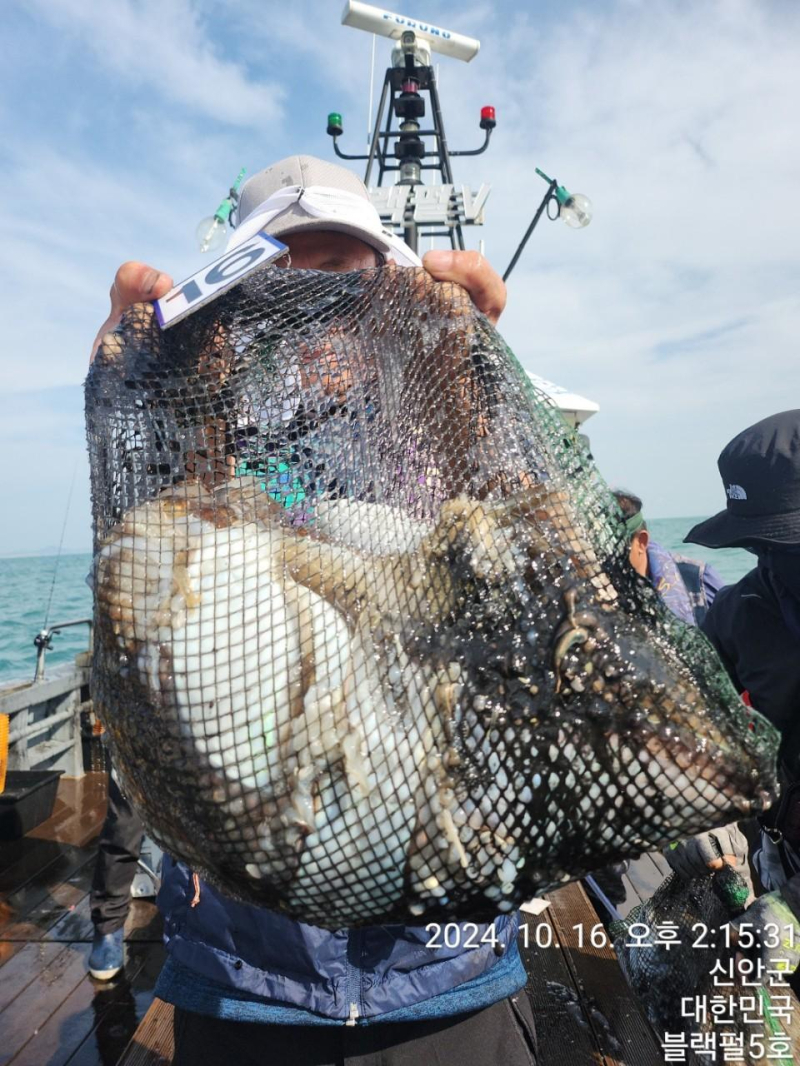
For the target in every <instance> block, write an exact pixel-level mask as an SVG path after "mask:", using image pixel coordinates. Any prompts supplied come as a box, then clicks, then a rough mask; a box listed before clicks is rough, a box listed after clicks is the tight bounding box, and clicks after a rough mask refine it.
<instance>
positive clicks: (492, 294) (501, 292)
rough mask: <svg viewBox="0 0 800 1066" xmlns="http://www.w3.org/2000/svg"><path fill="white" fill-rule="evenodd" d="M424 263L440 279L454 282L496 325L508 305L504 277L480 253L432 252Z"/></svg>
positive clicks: (435, 277) (436, 278)
mask: <svg viewBox="0 0 800 1066" xmlns="http://www.w3.org/2000/svg"><path fill="white" fill-rule="evenodd" d="M422 265H423V266H424V267H425V269H426V270H427V271H428V273H429V274H430V275H431V277H432V278H434V279H435V280H436V281H454V282H455V283H456V284H457V285H460V286H461V287H462V288H463V289H466V290H467V292H468V293H469V295H470V298H471V300H472V302H473V303H474V304H475V306H476V307H477V308H478V310H479V311H483V313H484V314H485V315H486V317H487V318H488V319H489V321H490V322H491V323H492V324H493V325H497V320H498V319H499V318H500V315H501V314H502V313H503V308H504V307H505V306H506V286H505V282H504V281H503V279H502V278H501V277H500V275H499V274H498V273H497V271H496V270H495V269H494V267H493V266H491V265H490V264H489V263H488V262H487V261H486V259H484V257H483V256H482V255H481V254H480V252H450V251H443V252H428V253H427V254H426V255H424V256H423V258H422Z"/></svg>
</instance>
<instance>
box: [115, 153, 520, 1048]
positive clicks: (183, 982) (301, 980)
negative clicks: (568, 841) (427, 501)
mask: <svg viewBox="0 0 800 1066" xmlns="http://www.w3.org/2000/svg"><path fill="white" fill-rule="evenodd" d="M239 219H240V222H239V226H238V227H237V231H236V233H235V235H234V238H233V241H232V244H235V242H236V241H241V240H242V239H246V237H247V236H248V235H250V234H251V233H256V232H258V231H259V230H264V229H265V230H266V231H267V232H268V233H270V234H271V235H273V236H275V237H278V238H279V239H280V240H281V241H283V242H284V243H286V244H287V245H288V246H289V250H290V256H291V266H292V268H294V269H298V270H306V269H308V270H321V271H336V272H347V271H357V270H370V269H372V268H374V267H377V266H385V267H386V268H388V269H393V268H408V267H418V266H420V265H421V264H420V261H419V260H418V259H417V257H416V256H415V254H414V253H413V252H412V251H411V249H409V248H408V247H407V246H406V245H405V244H404V243H403V242H402V241H400V240H399V239H398V238H396V237H394V236H392V235H391V234H388V233H386V232H385V231H384V230H383V228H382V226H381V223H380V220H379V218H378V215H377V212H376V211H375V210H374V208H373V207H372V206H371V204H370V203H369V200H368V197H367V194H366V190H365V189H364V186H363V184H362V183H361V182H360V181H359V180H358V179H357V178H356V177H355V176H354V175H352V174H351V173H350V172H348V171H346V170H344V169H343V168H341V167H338V166H335V165H333V164H330V163H326V162H322V161H320V160H316V159H312V158H310V157H304V156H295V157H291V158H289V159H287V160H284V161H282V162H281V163H277V164H275V165H274V166H272V167H270V168H268V169H267V170H265V171H263V172H262V173H260V174H257V175H255V176H254V177H253V178H251V179H250V180H249V181H248V182H247V183H246V184H245V186H244V188H243V190H242V195H241V200H240V204H239ZM424 265H425V267H426V269H427V270H428V276H427V281H426V280H425V279H424V277H423V278H422V280H420V282H419V284H422V285H423V286H428V285H433V284H434V283H436V282H444V283H456V284H460V285H462V286H463V287H464V288H465V289H466V290H467V291H468V293H469V294H470V296H471V297H472V299H473V301H474V303H475V305H476V306H477V307H478V308H479V309H480V310H482V311H483V312H484V313H485V314H486V315H487V316H488V318H489V319H490V320H491V321H492V322H496V321H497V318H498V317H499V315H500V313H501V311H502V309H503V305H504V303H505V288H504V286H503V283H502V281H501V280H500V278H499V276H498V275H497V274H496V273H495V271H493V270H492V268H491V267H490V266H489V265H488V264H487V263H486V262H485V261H484V260H483V259H482V257H480V256H479V255H477V254H476V253H474V252H452V253H451V252H437V253H429V254H428V256H426V258H425V263H424ZM170 287H171V280H170V279H169V278H168V277H166V276H165V275H163V274H159V273H158V272H156V271H154V270H152V269H150V268H148V267H146V266H144V265H143V264H137V263H127V264H125V265H124V266H123V267H121V268H120V270H119V271H118V273H117V277H116V279H115V282H114V286H113V287H112V290H111V302H112V310H111V315H110V317H109V319H108V321H107V322H106V323H105V324H104V326H103V327H102V329H101V331H100V335H99V337H98V341H97V344H96V348H98V347H99V348H100V349H101V356H102V353H103V352H104V351H106V350H113V348H114V345H115V335H114V334H113V332H112V333H110V334H109V333H108V331H109V330H113V328H114V327H115V325H116V324H117V322H118V321H119V318H120V315H121V314H122V312H123V311H124V310H125V309H126V308H127V307H129V306H131V305H132V304H135V303H138V302H143V301H150V300H154V299H157V298H158V297H160V296H163V295H164V294H165V293H166V292H167V291H168V290H169V289H170ZM446 290H447V285H445V287H444V290H443V291H445V292H446ZM443 298H445V299H446V295H445V296H444V297H443ZM224 346H225V341H224V337H220V338H219V343H218V345H217V347H218V348H219V349H220V350H222V349H224ZM294 375H295V382H294V383H295V385H296V388H295V389H294V392H293V390H292V389H291V388H287V389H285V391H286V392H287V393H288V395H289V398H288V399H287V400H284V401H283V409H282V410H281V411H278V412H277V413H276V414H275V415H274V418H275V419H276V421H277V423H278V424H279V425H281V424H282V425H283V428H284V430H285V429H286V428H287V427H288V430H289V432H288V433H284V436H286V437H287V438H288V439H293V440H294V441H295V446H294V449H293V451H292V453H291V454H286V455H282V454H277V455H276V454H269V455H265V454H263V453H259V452H258V451H255V452H254V451H253V450H252V448H250V447H249V443H248V441H249V437H248V426H247V417H243V418H242V421H241V424H240V425H239V426H235V427H233V426H229V425H215V426H213V427H210V428H208V429H207V430H205V431H204V438H205V439H204V444H205V447H204V448H203V449H198V455H199V456H200V457H199V458H198V460H197V471H196V473H197V476H198V477H200V478H201V479H203V478H206V479H209V478H210V479H211V480H212V481H214V480H219V479H220V478H225V477H228V476H231V475H237V474H242V473H254V474H256V475H257V476H258V478H260V479H261V478H263V482H262V484H263V488H264V489H265V490H266V493H267V494H268V495H269V496H270V497H271V498H272V500H274V501H275V502H277V503H279V504H280V505H282V506H284V507H286V508H288V509H289V511H290V512H291V513H292V516H293V518H292V520H293V521H300V522H305V521H311V522H313V515H310V502H311V497H313V495H314V493H315V491H318V488H319V484H320V482H321V481H324V486H325V488H326V490H327V491H328V492H329V493H330V490H331V486H332V484H334V483H335V481H336V478H337V468H336V455H335V454H333V455H328V456H326V457H325V462H324V464H323V463H321V461H320V456H319V454H318V453H317V452H316V451H315V440H316V438H315V434H317V435H319V424H320V414H319V410H318V408H324V417H326V418H327V419H328V421H329V424H335V425H336V426H338V425H339V424H340V423H341V424H342V426H343V430H342V435H341V438H340V439H341V441H342V447H345V448H346V447H348V446H349V438H348V437H347V434H348V433H350V434H351V433H352V428H351V427H349V426H348V425H347V422H346V419H344V420H342V419H341V418H340V417H339V416H340V412H342V411H343V410H344V408H345V406H346V399H347V393H348V388H349V385H350V382H349V380H348V378H347V371H346V368H344V367H342V366H341V365H340V364H339V361H338V359H337V354H336V334H335V331H333V332H331V333H330V334H329V335H328V338H327V340H326V342H325V343H324V344H322V345H319V344H317V345H316V346H314V345H312V346H310V347H308V348H307V349H306V350H305V354H304V355H303V351H302V350H301V359H300V363H299V365H298V366H297V367H296V371H295V372H294ZM447 387H450V388H455V389H457V390H458V389H460V390H462V392H463V394H464V398H465V401H466V402H468V394H469V382H468V381H466V382H465V381H463V380H462V381H460V382H458V381H457V382H455V383H451V384H450V385H449V386H447ZM293 395H294V397H295V398H294V399H293V398H292V396H293ZM337 418H339V422H336V419H337ZM474 421H475V419H474V418H473V417H472V412H470V411H469V409H468V408H467V409H466V410H465V419H464V425H465V426H467V425H468V424H471V423H473V422H474ZM453 432H454V434H455V435H456V436H458V434H459V432H462V430H460V429H459V427H458V426H456V427H453ZM463 432H467V429H464V430H463ZM479 434H480V431H478V435H479ZM218 439H219V441H222V440H224V441H225V442H226V444H225V449H224V450H225V454H224V455H222V456H221V455H220V454H219V453H220V452H222V451H223V448H222V447H221V446H220V445H218V444H217V443H215V442H216V441H217V440H218ZM333 439H334V440H336V439H338V438H333ZM328 440H329V442H330V435H329V437H328ZM231 442H232V443H231ZM423 447H424V442H421V443H420V449H422V448H423ZM329 450H330V449H329ZM334 450H335V449H334ZM200 452H202V455H200ZM215 453H216V454H215ZM295 455H297V456H300V461H299V462H297V463H294V464H293V463H292V460H293V459H294V457H295ZM303 457H304V458H303ZM401 461H402V462H403V463H406V462H408V464H409V466H410V467H411V466H413V462H418V461H419V457H418V456H415V457H414V459H413V460H406V457H401ZM203 464H207V465H206V466H204V465H203ZM323 465H324V472H321V470H320V468H321V466H323ZM423 466H424V464H423ZM201 467H202V469H201ZM425 475H426V476H427V482H428V485H427V486H426V487H424V490H425V491H433V490H432V489H430V483H431V482H432V481H433V480H434V477H433V476H432V475H435V471H431V470H430V469H428V468H427V467H426V468H425ZM417 480H418V481H421V480H424V478H422V476H420V477H419V478H418V479H417ZM342 491H344V488H343V489H342ZM419 491H423V489H420V490H419ZM159 904H160V906H161V909H162V911H163V913H164V918H165V934H166V939H167V944H168V951H169V955H168V961H167V963H166V966H165V969H164V972H163V973H162V975H161V978H160V981H159V985H158V988H157V992H158V994H159V995H160V996H161V997H162V998H163V999H165V1000H167V1001H168V1002H171V1003H173V1004H174V1005H175V1008H176V1011H175V1046H176V1053H175V1060H174V1061H175V1062H176V1063H184V1062H187V1063H188V1062H192V1063H193V1066H196V1064H198V1063H215V1062H223V1061H233V1060H234V1059H235V1060H236V1061H240V1062H242V1063H243V1064H244V1063H247V1062H254V1063H255V1062H259V1063H273V1062H274V1063H283V1062H289V1061H291V1062H293V1063H297V1064H302V1063H304V1062H308V1063H311V1062H314V1063H319V1064H322V1063H327V1062H331V1063H334V1062H337V1063H338V1062H347V1063H364V1064H366V1063H367V1062H373V1061H377V1059H375V1058H374V1057H373V1056H374V1055H376V1054H379V1055H382V1057H381V1059H380V1061H381V1062H384V1063H401V1062H402V1063H405V1062H409V1063H410V1062H412V1061H432V1060H433V1057H434V1056H435V1057H436V1061H441V1062H454V1063H455V1062H459V1063H465V1064H466V1063H471V1062H474V1063H484V1062H503V1063H505V1064H507V1066H515V1064H517V1063H519V1064H523V1063H524V1064H530V1063H532V1062H533V1061H534V1056H535V1050H534V1036H533V1019H532V1015H531V1010H530V1004H529V1002H528V999H527V997H526V996H524V995H519V996H518V995H516V993H518V992H519V990H520V989H521V988H522V986H523V985H524V983H525V980H526V975H525V972H524V968H523V966H522V963H521V960H520V957H519V953H518V949H517V945H516V930H517V920H516V917H513V916H509V915H500V916H498V918H497V920H496V921H495V923H494V924H493V926H492V927H489V926H486V925H479V926H478V927H477V929H478V932H477V936H473V937H472V940H474V941H475V943H474V944H473V943H470V944H469V945H468V946H464V945H463V944H459V943H458V938H456V946H454V947H443V948H429V947H427V946H426V943H427V941H428V940H429V939H430V933H429V931H426V930H425V928H424V927H413V926H385V927H375V928H367V929H363V930H349V931H348V930H346V929H343V930H338V931H336V932H328V931H326V930H323V929H321V928H318V927H315V926H310V925H303V924H302V923H299V922H296V921H293V920H292V919H290V918H287V917H285V916H282V915H279V914H277V913H275V912H273V911H270V910H267V909H262V908H256V907H252V906H247V905H244V904H241V903H236V902H234V901H233V900H231V899H229V898H227V897H226V896H225V895H223V894H222V893H221V892H219V891H217V890H215V889H213V888H211V887H210V886H208V885H206V884H205V883H203V882H201V881H199V879H198V878H197V877H196V875H195V876H193V875H192V873H191V871H190V870H189V869H188V868H187V867H186V866H184V865H182V864H179V863H172V862H170V861H169V860H167V861H166V862H165V872H164V879H163V888H162V892H161V895H160V897H159ZM487 933H490V935H486V934H487ZM464 940H466V937H465V938H464ZM476 944H477V946H475V945H476ZM363 1021H366V1022H380V1023H381V1024H380V1025H367V1026H364V1025H357V1024H356V1023H357V1022H363ZM343 1023H346V1026H345V1027H344V1028H343V1027H342V1026H343ZM423 1042H424V1043H423Z"/></svg>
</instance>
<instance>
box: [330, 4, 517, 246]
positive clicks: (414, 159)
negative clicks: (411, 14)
mask: <svg viewBox="0 0 800 1066" xmlns="http://www.w3.org/2000/svg"><path fill="white" fill-rule="evenodd" d="M342 22H343V24H344V25H346V26H352V27H353V28H354V29H360V30H365V31H367V32H368V33H372V34H380V35H381V36H384V37H389V38H390V39H392V40H394V41H398V44H397V45H396V46H395V48H394V49H393V50H392V65H391V66H390V67H388V68H387V70H386V75H385V77H384V81H383V91H382V93H381V99H380V104H379V105H378V111H377V115H376V118H375V126H374V128H373V131H372V140H371V143H370V148H369V153H368V154H367V155H349V154H346V153H345V152H343V151H342V150H341V149H340V148H339V144H338V138H339V137H340V136H341V135H342V134H343V132H344V126H343V122H342V116H341V114H339V113H338V112H336V111H334V112H331V114H329V115H328V126H327V132H328V134H329V135H330V136H331V137H332V138H333V150H334V152H335V153H336V155H337V156H338V157H339V158H340V159H348V160H356V159H358V160H362V159H363V160H366V162H367V168H366V175H365V177H364V184H365V185H366V186H367V187H368V189H369V194H370V199H371V200H372V203H373V205H374V206H375V208H376V209H377V211H378V214H379V215H380V216H381V220H382V222H383V223H384V225H385V226H386V227H387V228H390V229H393V230H394V231H395V232H396V233H400V234H402V236H403V238H404V239H405V241H406V243H407V244H408V245H409V246H410V247H411V248H413V249H414V251H417V249H418V247H419V240H420V238H421V237H447V238H448V239H449V240H450V243H451V245H452V247H453V248H459V249H462V250H463V248H464V234H463V231H462V226H464V225H482V224H483V208H484V205H485V203H486V200H487V199H488V196H489V192H490V187H489V186H488V185H481V187H480V189H479V190H478V192H477V193H473V192H472V191H471V190H470V189H469V188H468V187H467V186H460V187H456V186H455V185H454V183H453V172H452V168H451V164H450V160H451V159H452V158H453V157H454V156H462V155H480V154H481V153H482V152H485V151H486V149H487V148H488V146H489V139H490V137H491V134H492V130H493V129H494V128H495V126H496V125H497V122H496V117H495V109H494V108H493V107H489V106H487V107H483V108H481V113H480V128H481V129H482V130H483V131H484V141H483V144H482V145H481V146H480V147H479V148H473V149H469V150H464V151H458V152H454V151H451V150H450V149H449V147H448V144H447V137H446V135H445V130H444V119H443V117H442V108H441V104H440V102H439V93H438V90H437V84H436V73H435V71H434V68H433V66H432V65H431V50H433V51H435V52H440V53H441V54H442V55H447V56H450V57H451V58H454V59H461V60H463V61H464V62H469V61H470V60H471V59H473V58H474V57H475V56H476V55H477V53H478V50H479V48H480V41H476V40H475V39H474V38H472V37H464V36H463V35H462V34H458V33H455V32H454V31H452V30H446V29H443V28H442V27H439V26H433V25H432V24H430V23H427V22H421V21H419V20H417V19H411V18H407V17H406V16H404V15H396V14H394V13H393V12H391V11H384V10H383V9H382V8H378V7H373V6H372V5H371V4H364V3H360V2H358V0H348V2H347V4H346V5H345V9H344V12H343V14H342ZM422 93H427V94H428V95H429V97H430V105H431V118H432V128H430V129H423V128H422V127H421V125H420V119H422V118H423V117H424V115H425V99H424V97H423V96H422V95H421V94H422ZM393 117H396V118H397V119H398V123H399V129H396V130H393V129H392V118H393ZM381 127H383V128H381ZM376 164H377V168H378V179H377V185H376V186H375V187H372V188H370V178H371V177H372V171H373V168H374V167H375V165H376ZM425 170H433V171H438V172H439V174H440V175H441V184H440V185H428V186H425V185H423V180H422V174H423V171H425ZM391 173H397V174H398V175H399V177H398V179H397V183H396V184H394V185H384V179H385V178H386V176H387V174H391Z"/></svg>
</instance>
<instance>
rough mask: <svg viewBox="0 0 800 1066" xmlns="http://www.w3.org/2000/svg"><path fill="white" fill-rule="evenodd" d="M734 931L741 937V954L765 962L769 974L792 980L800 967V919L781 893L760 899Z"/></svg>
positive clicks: (734, 923)
mask: <svg viewBox="0 0 800 1066" xmlns="http://www.w3.org/2000/svg"><path fill="white" fill-rule="evenodd" d="M731 928H733V929H735V930H736V933H737V935H738V949H739V951H740V952H742V953H744V954H745V955H746V956H747V957H748V958H749V959H753V960H759V961H761V962H762V963H763V964H764V968H765V969H766V970H780V971H781V973H785V974H786V976H787V977H788V976H789V975H790V974H793V973H794V971H795V970H796V969H797V967H798V965H800V918H798V916H797V915H796V914H795V912H794V911H793V910H792V908H791V907H790V906H789V904H788V903H787V902H786V900H785V899H784V897H783V896H782V895H781V893H780V892H768V893H767V894H766V895H764V896H759V897H758V899H757V900H756V901H755V903H751V905H750V906H749V907H748V908H747V910H746V911H745V912H744V914H742V915H740V917H738V918H736V919H735V920H734V921H732V922H731Z"/></svg>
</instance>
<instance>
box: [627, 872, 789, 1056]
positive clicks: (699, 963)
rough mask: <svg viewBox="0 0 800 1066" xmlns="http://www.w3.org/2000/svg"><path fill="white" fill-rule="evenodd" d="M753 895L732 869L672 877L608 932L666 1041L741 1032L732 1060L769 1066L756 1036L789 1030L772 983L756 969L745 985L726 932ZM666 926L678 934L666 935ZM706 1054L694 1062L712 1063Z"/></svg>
mask: <svg viewBox="0 0 800 1066" xmlns="http://www.w3.org/2000/svg"><path fill="white" fill-rule="evenodd" d="M748 894H749V887H748V885H747V884H746V882H745V881H744V880H743V879H742V878H741V877H740V876H739V874H737V873H736V872H735V871H734V870H732V869H731V867H729V866H726V867H723V868H722V870H720V871H719V872H718V873H714V874H712V875H711V876H708V877H697V878H695V879H694V880H692V881H684V880H682V879H681V878H680V877H678V876H677V874H671V875H670V876H669V877H668V878H667V879H666V880H665V881H664V882H663V884H661V885H660V886H659V888H658V889H656V891H655V893H654V894H653V895H652V897H651V898H650V899H648V900H646V901H645V902H644V903H642V904H640V905H639V906H637V907H634V908H633V910H632V911H631V912H630V914H629V915H628V917H627V918H626V919H625V920H624V921H623V922H614V923H612V925H611V926H610V930H609V931H610V933H611V935H612V937H613V940H614V950H615V951H616V954H617V958H618V959H619V962H620V966H621V968H622V970H623V972H624V974H625V976H626V978H627V980H628V983H629V984H630V986H631V989H632V990H633V991H634V992H635V994H636V996H637V998H638V999H639V1001H640V1003H641V1005H642V1007H643V1008H644V1010H645V1013H646V1014H647V1017H648V1020H649V1021H650V1023H651V1025H652V1026H653V1028H654V1029H655V1031H656V1033H657V1034H658V1035H659V1036H660V1037H662V1038H663V1035H664V1034H666V1033H671V1034H685V1035H686V1036H687V1037H689V1038H692V1037H701V1036H702V1034H709V1033H713V1034H716V1037H717V1038H718V1040H719V1041H721V1040H722V1039H723V1037H722V1034H734V1036H735V1035H737V1034H743V1035H744V1039H743V1041H742V1046H743V1051H742V1054H741V1057H740V1058H735V1059H734V1058H733V1057H731V1061H739V1062H746V1063H748V1064H749V1063H756V1062H761V1061H763V1059H762V1056H761V1055H758V1054H756V1053H755V1051H754V1045H753V1043H752V1042H751V1040H750V1037H751V1036H755V1037H756V1039H757V1040H758V1041H759V1042H760V1043H761V1044H762V1045H763V1044H764V1043H766V1041H767V1039H768V1038H770V1037H773V1038H775V1037H784V1036H785V1031H784V1028H783V1026H782V1024H781V1022H780V1020H779V1018H778V1017H777V1016H775V1014H774V1013H773V1010H772V1003H771V991H775V990H774V989H772V990H771V988H770V987H769V986H768V982H769V978H767V977H766V975H764V974H758V976H753V974H757V973H758V971H757V970H756V971H753V974H751V975H750V976H749V977H748V980H747V982H746V983H743V982H742V979H741V977H740V975H739V974H738V972H737V968H736V966H735V965H734V958H735V955H736V951H737V947H736V935H735V933H733V932H731V931H730V929H726V927H728V925H729V923H730V921H731V919H732V918H736V917H738V916H739V915H741V914H742V913H743V911H744V909H745V906H746V902H747V899H748ZM665 928H668V929H669V930H672V931H674V932H667V933H666V934H663V933H662V931H663V930H664V929H665ZM765 981H766V982H767V983H762V982H765ZM777 992H780V989H777ZM712 1008H713V1009H712ZM748 1014H749V1015H750V1017H748V1016H747V1015H748ZM695 1046H699V1047H702V1046H703V1044H702V1041H700V1042H699V1043H698V1044H696V1045H695ZM708 1056H709V1053H708V1052H706V1054H705V1055H704V1057H702V1058H701V1057H700V1056H699V1055H698V1056H694V1055H692V1056H691V1058H690V1059H689V1060H688V1061H691V1062H697V1063H700V1062H703V1061H709V1057H708ZM776 1057H778V1058H780V1056H775V1055H770V1056H769V1058H770V1059H772V1060H774V1059H775V1058H776ZM711 1061H713V1059H711ZM784 1061H786V1060H784V1059H783V1058H781V1062H784ZM789 1061H792V1060H791V1059H790V1058H789Z"/></svg>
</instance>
